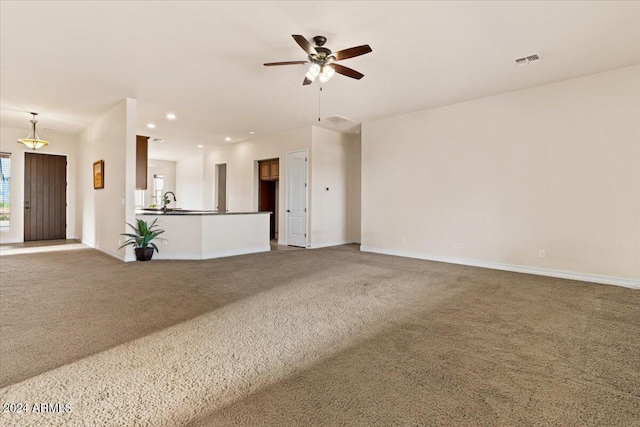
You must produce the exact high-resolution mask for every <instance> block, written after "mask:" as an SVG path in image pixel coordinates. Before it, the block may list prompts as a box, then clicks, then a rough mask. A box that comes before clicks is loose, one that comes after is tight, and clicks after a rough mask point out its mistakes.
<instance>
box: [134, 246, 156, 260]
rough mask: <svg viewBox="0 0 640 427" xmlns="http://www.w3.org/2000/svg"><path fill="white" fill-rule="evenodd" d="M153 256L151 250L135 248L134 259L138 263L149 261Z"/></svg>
mask: <svg viewBox="0 0 640 427" xmlns="http://www.w3.org/2000/svg"><path fill="white" fill-rule="evenodd" d="M152 256H153V248H136V259H137V260H138V261H149V260H150V259H151V257H152Z"/></svg>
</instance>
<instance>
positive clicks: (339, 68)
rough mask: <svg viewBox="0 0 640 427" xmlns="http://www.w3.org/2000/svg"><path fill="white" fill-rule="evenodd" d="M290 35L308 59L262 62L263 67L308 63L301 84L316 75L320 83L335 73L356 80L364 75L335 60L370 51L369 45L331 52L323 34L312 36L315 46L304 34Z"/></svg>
mask: <svg viewBox="0 0 640 427" xmlns="http://www.w3.org/2000/svg"><path fill="white" fill-rule="evenodd" d="M292 37H293V39H294V40H295V41H296V43H298V44H299V45H300V47H301V48H302V50H304V51H305V52H306V53H307V55H309V59H308V60H307V61H285V62H268V63H266V64H264V65H265V67H271V66H274V65H296V64H309V63H310V64H311V67H309V71H307V74H306V75H305V76H304V81H303V82H302V84H303V85H309V84H311V83H313V81H314V80H315V78H316V77H318V78H319V80H320V82H321V83H325V82H327V81H328V80H329V79H330V78H331V77H333V76H334V74H335V73H338V74H342V75H343V76H347V77H351V78H352V79H357V80H360V79H361V78H363V77H364V74H362V73H359V72H358V71H356V70H353V69H351V68H349V67H345V66H344V65H340V64H336V63H335V62H336V61H342V60H343V59H349V58H354V57H356V56H360V55H364V54H365V53H369V52H371V47H369V45H368V44H365V45H362V46H355V47H351V48H349V49H343V50H339V51H337V52H331V50H329V49H327V48H326V47H324V44H325V43H326V42H327V38H326V37H324V36H315V37H314V38H313V42H314V43H315V44H316V45H315V47H314V46H313V45H312V44H311V43H310V42H309V41H308V40H307V39H306V38H304V36H301V35H298V34H294V35H292Z"/></svg>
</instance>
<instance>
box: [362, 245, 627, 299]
mask: <svg viewBox="0 0 640 427" xmlns="http://www.w3.org/2000/svg"><path fill="white" fill-rule="evenodd" d="M360 250H361V251H362V252H372V253H376V254H384V255H395V256H401V257H406V258H417V259H424V260H429V261H439V262H446V263H449V264H460V265H469V266H472V267H481V268H490V269H493V270H504V271H513V272H516V273H526V274H536V275H538V276H549V277H558V278H560V279H570V280H580V281H583V282H591V283H601V284H604V285H617V286H624V287H626V288H632V289H640V280H634V279H625V278H622V277H610V276H599V275H596V274H587V273H577V272H574V271H562V270H551V269H547V268H538V267H528V266H524V265H514V264H502V263H498V262H489V261H479V260H474V259H466V258H453V257H445V256H438V255H426V254H422V253H415V252H408V251H398V250H394V249H382V248H376V247H373V246H366V245H362V246H360Z"/></svg>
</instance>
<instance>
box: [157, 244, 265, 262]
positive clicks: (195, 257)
mask: <svg viewBox="0 0 640 427" xmlns="http://www.w3.org/2000/svg"><path fill="white" fill-rule="evenodd" d="M270 250H271V245H268V246H260V247H256V248H248V249H232V250H227V251H216V252H209V253H206V254H166V253H162V252H158V253H155V254H153V258H154V259H159V260H170V259H174V260H202V259H213V258H225V257H229V256H236V255H247V254H255V253H259V252H269V251H270Z"/></svg>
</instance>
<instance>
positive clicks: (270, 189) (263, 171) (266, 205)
mask: <svg viewBox="0 0 640 427" xmlns="http://www.w3.org/2000/svg"><path fill="white" fill-rule="evenodd" d="M258 171H259V173H258V211H260V212H271V215H270V216H269V239H270V240H277V239H278V190H279V181H280V160H279V159H269V160H262V161H259V162H258Z"/></svg>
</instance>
